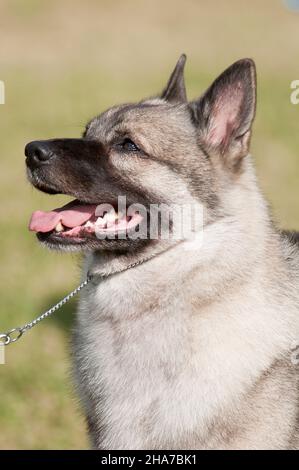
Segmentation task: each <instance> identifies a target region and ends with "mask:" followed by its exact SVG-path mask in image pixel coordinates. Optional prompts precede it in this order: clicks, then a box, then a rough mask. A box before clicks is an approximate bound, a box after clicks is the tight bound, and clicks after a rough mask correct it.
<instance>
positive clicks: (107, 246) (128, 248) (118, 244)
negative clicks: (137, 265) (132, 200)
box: [36, 232, 150, 253]
mask: <svg viewBox="0 0 299 470" xmlns="http://www.w3.org/2000/svg"><path fill="white" fill-rule="evenodd" d="M36 236H37V239H38V241H39V242H40V243H41V244H42V245H44V246H45V247H47V248H49V249H50V250H56V251H68V252H70V251H71V252H91V251H110V252H113V251H115V252H122V253H124V252H128V253H129V252H132V251H135V250H137V249H138V250H139V249H140V248H142V247H144V246H146V245H148V244H149V243H150V240H149V239H147V238H137V239H130V238H129V236H127V237H126V238H122V239H118V238H115V239H103V240H100V239H97V238H96V237H92V236H90V237H81V238H78V237H76V238H75V237H74V238H64V237H63V236H61V235H59V234H57V233H55V232H50V233H40V232H39V233H37V234H36Z"/></svg>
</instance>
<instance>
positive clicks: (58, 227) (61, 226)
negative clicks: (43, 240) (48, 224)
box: [55, 222, 63, 233]
mask: <svg viewBox="0 0 299 470" xmlns="http://www.w3.org/2000/svg"><path fill="white" fill-rule="evenodd" d="M55 232H58V233H59V232H63V225H62V223H61V222H58V224H57V225H56V227H55Z"/></svg>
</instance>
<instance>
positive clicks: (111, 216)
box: [104, 211, 117, 223]
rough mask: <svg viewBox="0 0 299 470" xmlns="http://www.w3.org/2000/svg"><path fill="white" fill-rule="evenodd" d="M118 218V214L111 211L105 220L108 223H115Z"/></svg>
mask: <svg viewBox="0 0 299 470" xmlns="http://www.w3.org/2000/svg"><path fill="white" fill-rule="evenodd" d="M116 218H117V214H116V213H115V211H110V212H108V214H105V216H104V220H105V222H107V223H109V222H114V221H115V219H116Z"/></svg>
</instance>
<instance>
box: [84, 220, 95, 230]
mask: <svg viewBox="0 0 299 470" xmlns="http://www.w3.org/2000/svg"><path fill="white" fill-rule="evenodd" d="M84 227H86V228H88V227H93V223H92V222H90V220H88V221H87V222H86V224H85V225H84Z"/></svg>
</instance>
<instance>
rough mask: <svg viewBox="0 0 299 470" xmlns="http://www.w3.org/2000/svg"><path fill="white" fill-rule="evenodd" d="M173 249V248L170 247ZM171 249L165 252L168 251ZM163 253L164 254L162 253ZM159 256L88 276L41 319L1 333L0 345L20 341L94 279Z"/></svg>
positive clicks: (38, 318)
mask: <svg viewBox="0 0 299 470" xmlns="http://www.w3.org/2000/svg"><path fill="white" fill-rule="evenodd" d="M170 248H171V247H170ZM170 248H168V249H166V250H164V252H165V251H168V250H169V249H170ZM162 253H163V252H162ZM156 256H157V254H152V255H150V256H148V257H147V258H145V259H141V260H139V261H136V262H135V263H132V264H129V265H128V266H125V267H124V268H122V269H119V270H118V271H114V272H110V273H109V272H107V273H99V274H93V275H87V278H86V279H85V281H83V282H82V283H81V284H79V286H78V287H76V289H74V290H73V291H72V292H70V293H69V294H68V295H66V296H65V297H63V299H61V300H60V301H59V302H57V304H55V305H53V307H51V308H49V310H47V311H46V312H44V313H42V314H41V315H40V316H39V317H37V318H35V319H34V320H32V321H31V322H29V323H26V324H25V325H23V326H21V327H17V328H12V329H11V330H9V331H7V332H6V333H0V344H3V345H4V346H7V345H8V344H11V343H15V342H16V341H18V340H19V339H20V338H21V336H22V335H23V334H24V333H26V331H28V330H31V328H33V327H34V326H35V325H37V324H38V323H40V322H41V321H43V320H44V319H45V318H48V317H50V316H51V315H52V314H53V313H54V312H56V310H59V309H60V308H61V307H62V306H63V305H64V304H66V303H67V302H68V301H69V300H70V299H71V298H72V297H74V296H75V295H76V294H78V293H79V292H80V290H81V289H83V288H84V287H85V286H87V284H88V283H89V282H90V281H91V280H92V278H94V277H100V278H102V279H106V278H108V277H110V276H112V275H114V274H120V273H122V272H124V271H127V270H128V269H131V268H135V267H136V266H139V265H140V264H143V263H145V262H146V261H150V260H151V259H153V258H155V257H156Z"/></svg>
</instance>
